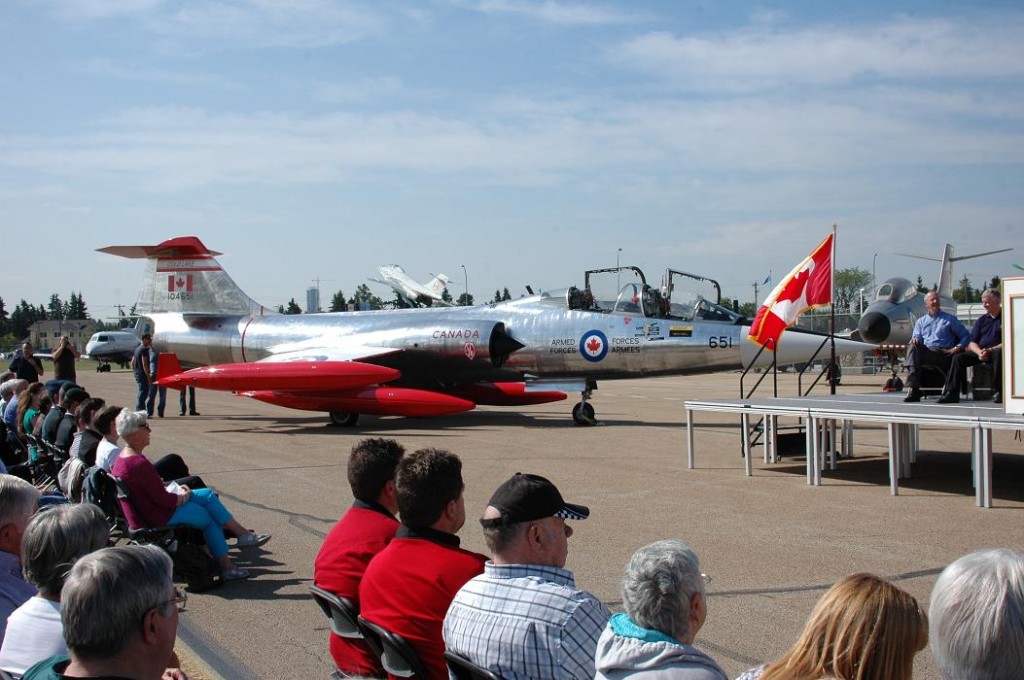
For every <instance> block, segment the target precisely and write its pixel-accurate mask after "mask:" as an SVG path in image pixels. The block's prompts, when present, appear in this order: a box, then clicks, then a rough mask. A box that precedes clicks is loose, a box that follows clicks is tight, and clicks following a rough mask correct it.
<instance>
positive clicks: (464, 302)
mask: <svg viewBox="0 0 1024 680" xmlns="http://www.w3.org/2000/svg"><path fill="white" fill-rule="evenodd" d="M455 304H457V305H459V306H460V307H472V306H473V296H472V295H470V294H469V293H463V294H462V295H460V296H459V299H458V300H456V301H455Z"/></svg>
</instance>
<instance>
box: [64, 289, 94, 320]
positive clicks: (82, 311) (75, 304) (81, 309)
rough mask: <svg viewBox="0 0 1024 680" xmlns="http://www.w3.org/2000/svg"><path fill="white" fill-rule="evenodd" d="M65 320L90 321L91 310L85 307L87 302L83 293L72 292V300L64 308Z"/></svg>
mask: <svg viewBox="0 0 1024 680" xmlns="http://www.w3.org/2000/svg"><path fill="white" fill-rule="evenodd" d="M64 312H65V313H64V318H65V319H88V318H89V310H88V308H87V307H86V306H85V300H84V299H83V298H82V294H81V293H76V292H74V291H71V298H70V299H69V300H68V302H67V303H66V304H65V306H64Z"/></svg>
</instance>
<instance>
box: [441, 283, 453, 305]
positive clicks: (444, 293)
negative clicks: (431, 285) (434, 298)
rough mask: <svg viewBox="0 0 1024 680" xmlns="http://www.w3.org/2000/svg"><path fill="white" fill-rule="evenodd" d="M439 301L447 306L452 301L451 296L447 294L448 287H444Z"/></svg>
mask: <svg viewBox="0 0 1024 680" xmlns="http://www.w3.org/2000/svg"><path fill="white" fill-rule="evenodd" d="M441 301H442V302H447V303H449V304H450V303H451V301H452V294H451V293H449V292H448V287H447V286H445V287H444V289H443V290H442V291H441Z"/></svg>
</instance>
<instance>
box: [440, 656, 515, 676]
mask: <svg viewBox="0 0 1024 680" xmlns="http://www.w3.org/2000/svg"><path fill="white" fill-rule="evenodd" d="M444 660H445V661H447V662H448V669H449V670H451V672H452V675H454V676H455V677H456V679H457V680H501V678H499V677H498V676H497V675H495V674H494V673H492V672H491V671H489V670H487V669H486V668H484V667H483V666H477V665H476V664H475V663H473V662H472V661H470V660H469V659H467V658H466V657H464V656H461V655H460V654H456V653H455V652H453V651H452V650H450V649H446V650H444Z"/></svg>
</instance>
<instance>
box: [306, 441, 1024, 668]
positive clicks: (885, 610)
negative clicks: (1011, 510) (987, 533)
mask: <svg viewBox="0 0 1024 680" xmlns="http://www.w3.org/2000/svg"><path fill="white" fill-rule="evenodd" d="M348 480H349V484H350V486H351V488H352V494H353V496H354V498H355V502H354V503H353V505H352V507H351V508H350V509H349V510H348V511H347V512H346V513H345V514H344V515H343V516H342V517H341V519H340V520H339V521H338V522H337V524H336V525H335V526H334V527H333V528H332V529H331V531H330V532H329V533H328V535H327V537H326V538H325V540H324V543H323V545H322V547H321V549H320V552H319V554H318V555H317V557H316V562H315V574H314V584H315V586H316V587H317V588H320V589H323V590H326V591H329V592H331V593H334V594H336V595H338V596H340V598H343V600H342V602H343V603H345V604H346V606H351V608H352V610H353V611H351V612H350V613H351V614H353V615H356V614H358V619H359V622H360V632H361V633H362V637H359V636H356V637H341V636H339V635H337V634H335V633H333V632H332V633H331V634H330V643H329V644H330V651H331V656H332V657H333V660H334V664H335V666H336V668H337V671H338V672H339V674H340V675H341V676H342V677H361V678H383V677H389V676H388V673H387V672H386V671H385V669H384V666H383V663H382V658H381V652H382V649H384V648H386V646H387V645H388V644H389V640H390V638H391V637H392V634H393V635H396V636H398V637H399V638H400V639H401V640H404V642H405V643H407V646H408V648H409V649H411V651H412V653H413V654H412V656H413V657H414V659H413V666H414V668H415V664H417V663H418V664H419V669H418V673H417V675H416V677H425V678H428V679H430V680H441V679H444V678H448V677H449V673H451V677H453V678H456V677H471V676H470V675H462V674H461V673H463V671H465V670H466V669H467V668H471V669H472V671H473V672H477V673H479V672H481V669H483V670H484V671H486V672H489V673H490V674H492V675H493V676H495V677H498V678H506V679H509V678H516V679H518V678H534V679H546V678H551V679H555V678H557V679H562V678H600V679H608V680H612V679H615V680H618V679H627V678H628V679H632V680H647V679H652V680H653V679H654V678H666V679H673V680H675V679H686V680H725V679H726V678H727V676H726V674H725V672H724V671H723V670H722V668H721V667H720V666H719V665H718V664H717V663H716V662H715V660H714V659H713V658H712V657H711V656H709V655H708V654H707V653H705V652H703V651H701V650H699V649H698V648H697V647H695V646H694V640H695V638H696V636H697V634H698V632H699V631H700V629H701V627H702V626H703V625H704V623H705V620H706V618H707V615H708V606H707V600H708V593H707V590H706V584H707V582H708V581H709V580H710V579H709V578H708V577H707V576H706V575H705V574H704V573H703V572H702V571H701V568H700V561H699V559H698V557H697V555H696V553H695V552H694V551H693V549H692V548H691V547H690V546H688V545H687V544H686V543H684V542H683V541H681V540H678V539H667V540H661V541H656V542H654V543H651V544H649V545H646V546H643V547H642V548H640V549H639V550H637V551H636V553H635V554H634V555H633V556H632V558H631V559H630V560H629V563H628V564H627V565H626V569H625V574H624V577H623V582H622V604H623V608H624V611H623V612H621V613H617V614H614V615H613V614H611V612H609V611H608V609H607V608H606V607H605V605H604V604H602V603H601V602H600V600H598V599H597V598H596V597H594V596H593V595H591V594H590V593H588V592H587V591H585V590H581V589H579V588H578V587H577V586H576V583H575V579H574V577H573V574H572V572H571V571H569V570H568V569H566V566H565V565H566V558H567V553H568V539H569V538H570V537H571V536H572V534H573V530H572V528H571V526H570V525H569V524H568V523H567V522H566V520H583V519H586V518H587V517H588V516H589V515H590V510H589V509H588V508H586V507H585V506H582V505H576V504H572V503H567V502H565V501H564V499H563V498H562V495H561V493H560V492H559V491H558V489H557V487H556V486H555V485H554V484H553V483H551V482H550V481H549V480H547V479H545V478H543V477H540V476H538V475H532V474H522V473H517V474H515V475H513V476H512V477H511V478H510V479H508V480H506V481H505V482H504V483H502V484H501V485H500V486H499V487H498V488H497V490H495V492H494V494H493V495H492V497H491V500H490V501H489V503H488V505H487V507H486V508H485V509H484V511H483V513H482V516H481V517H480V519H479V522H480V524H481V527H482V529H483V536H484V541H485V543H486V545H487V548H488V550H489V552H490V553H491V555H492V556H491V557H490V558H488V557H487V556H484V555H479V554H476V553H473V552H468V551H466V550H464V549H462V548H461V547H460V545H459V544H460V540H459V537H458V536H457V533H458V531H459V530H460V529H461V528H462V526H463V524H464V523H465V520H466V509H465V505H464V501H463V490H464V487H463V483H462V474H461V462H460V461H459V458H458V457H457V456H456V455H455V454H452V453H450V452H447V451H441V450H437V449H423V450H420V451H416V452H415V453H412V454H409V455H405V450H404V448H403V447H402V446H401V445H400V444H398V443H397V442H395V441H393V440H388V439H367V440H364V441H361V442H359V443H358V444H356V446H355V447H353V449H352V454H351V456H350V458H349V464H348ZM396 514H397V516H396ZM399 517H400V518H401V522H399ZM931 602H932V612H931V618H930V626H929V617H928V616H927V615H926V614H925V612H924V610H923V609H922V608H921V607H920V606H919V604H918V602H917V600H916V599H915V598H914V597H913V596H911V595H910V594H909V593H907V592H906V591H904V590H903V589H901V588H899V587H898V586H896V585H894V584H892V583H890V582H888V581H886V580H885V579H882V578H880V577H878V576H874V575H872V574H864V573H861V574H853V575H851V576H848V577H846V578H844V579H841V580H840V581H839V582H837V583H836V584H835V585H834V586H832V587H831V588H830V589H829V590H828V591H827V592H825V593H824V594H823V595H822V597H821V599H820V600H819V601H818V603H817V605H816V606H815V607H814V609H813V611H812V612H811V614H810V618H809V619H808V620H807V623H806V625H805V627H804V630H803V632H802V633H801V635H800V637H799V638H798V639H797V640H796V642H795V643H794V644H793V646H792V647H791V648H790V649H789V651H787V652H786V653H785V654H784V655H783V656H782V657H781V658H779V659H778V660H776V661H773V662H771V663H767V664H764V665H762V666H759V667H756V668H751V669H750V670H748V671H746V672H744V673H743V674H741V675H740V676H739V680H772V679H780V680H781V679H787V680H793V679H800V680H819V679H820V680H833V679H837V680H908V679H909V678H911V677H912V674H913V666H914V658H915V656H916V655H917V653H918V652H920V651H921V650H923V649H924V648H925V647H926V646H927V645H928V643H929V632H930V641H931V650H932V654H933V655H934V657H935V660H936V663H937V664H938V666H939V669H940V673H941V675H942V677H943V679H944V680H961V679H973V678H979V679H980V678H986V679H1003V678H1006V679H1009V678H1017V677H1020V676H1021V670H1020V669H1021V668H1024V552H1020V551H1016V550H1009V549H1001V550H984V551H979V552H976V553H971V554H969V555H966V556H964V557H962V558H960V559H959V560H957V561H955V562H953V563H952V564H950V565H949V566H948V567H947V568H946V569H945V570H944V571H943V572H942V574H941V575H940V577H939V578H938V580H937V582H936V583H935V587H934V589H933V591H932V596H931ZM381 636H383V637H381ZM384 656H385V658H386V656H387V655H384ZM472 677H482V676H481V675H476V676H472ZM488 677H490V676H488Z"/></svg>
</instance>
